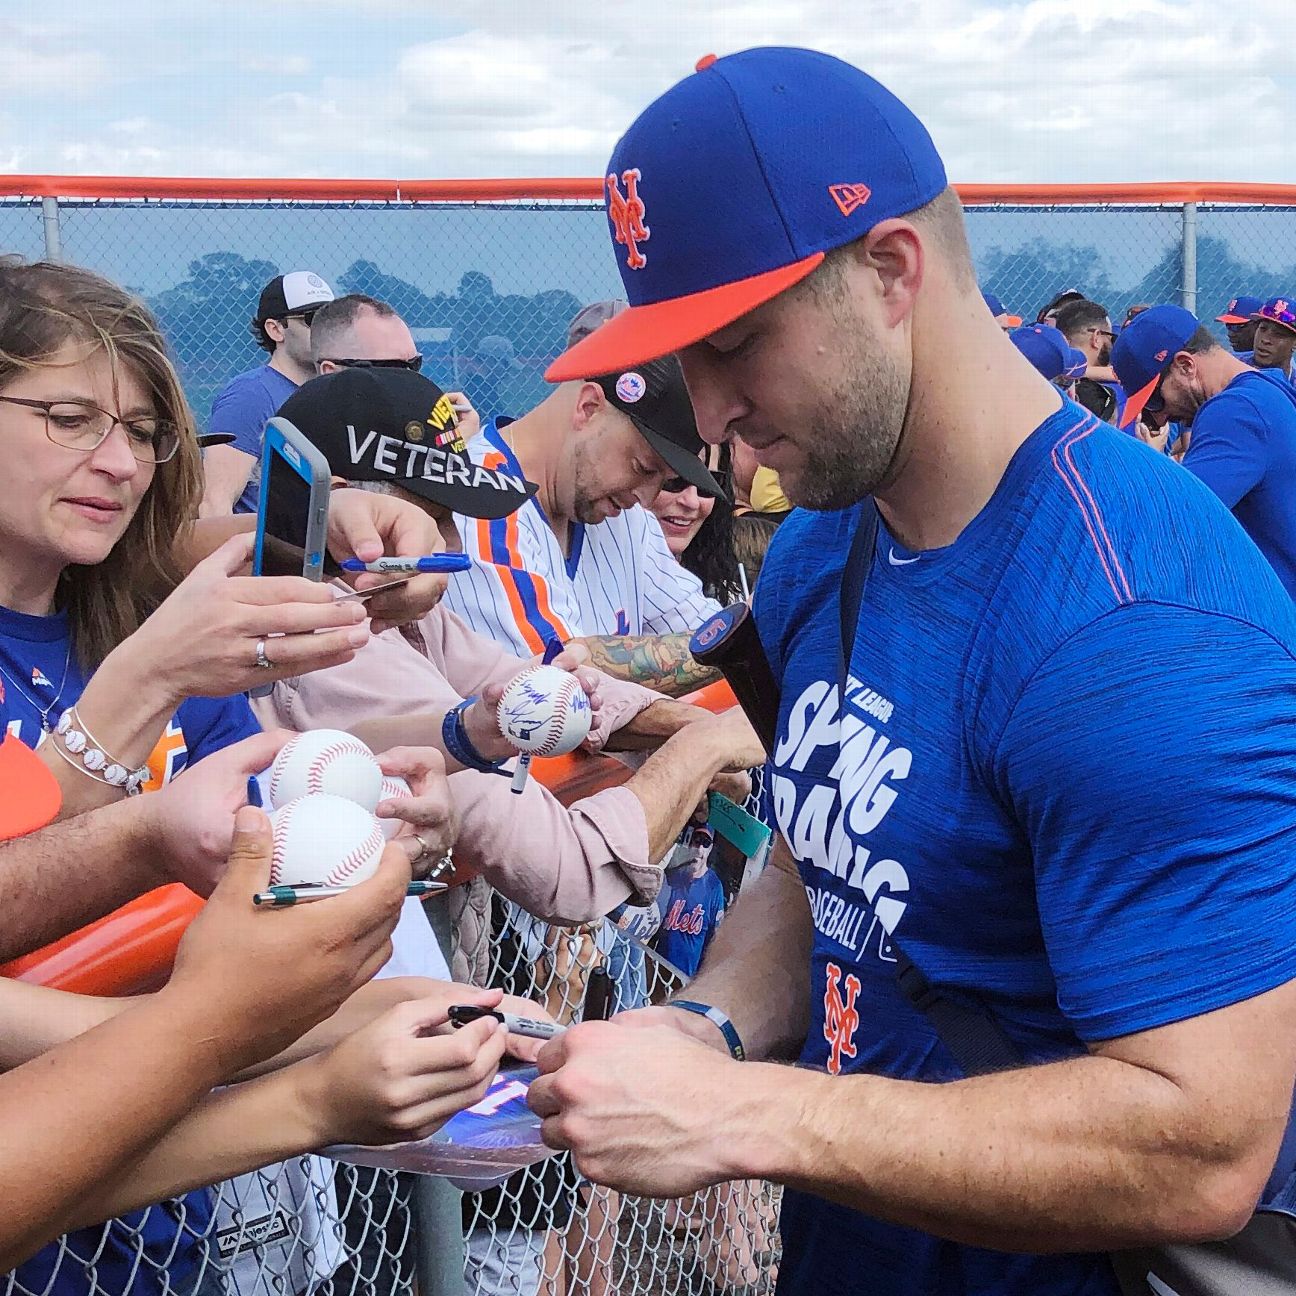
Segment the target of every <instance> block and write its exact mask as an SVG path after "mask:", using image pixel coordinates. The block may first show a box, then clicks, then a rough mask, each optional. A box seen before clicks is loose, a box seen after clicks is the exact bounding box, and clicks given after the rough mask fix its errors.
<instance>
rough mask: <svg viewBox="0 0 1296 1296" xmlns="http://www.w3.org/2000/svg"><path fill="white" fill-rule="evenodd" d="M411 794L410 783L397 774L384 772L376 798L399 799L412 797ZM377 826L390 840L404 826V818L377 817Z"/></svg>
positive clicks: (382, 799) (380, 799) (383, 799)
mask: <svg viewBox="0 0 1296 1296" xmlns="http://www.w3.org/2000/svg"><path fill="white" fill-rule="evenodd" d="M413 795H414V793H413V791H411V789H410V785H409V784H408V783H406V782H405V780H404V779H403V778H401V776H400V775H399V774H385V775H384V776H383V781H382V795H381V796H380V797H379V798H378V800H379V801H401V800H404V798H405V797H412V796H413ZM378 827H379V828H381V829H382V835H383V836H384V837H385V838H386V839H387V840H388V841H391V839H392V838H393V837H395V836H396V834H397V833H398V832H400V830H401V829H402V828H404V827H405V820H404V819H379V820H378Z"/></svg>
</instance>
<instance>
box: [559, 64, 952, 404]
mask: <svg viewBox="0 0 1296 1296" xmlns="http://www.w3.org/2000/svg"><path fill="white" fill-rule="evenodd" d="M947 184H948V181H947V180H946V177H945V167H944V164H943V163H942V162H941V159H940V155H939V154H938V153H937V152H936V146H935V145H934V144H933V143H932V140H931V136H930V135H928V134H927V131H926V129H925V128H924V127H923V125H922V123H921V122H920V121H919V120H918V118H917V117H915V116H914V115H913V113H912V112H910V111H909V109H908V108H906V107H905V105H904V104H902V103H901V102H900V100H899V99H897V98H896V97H895V95H893V94H892V93H891V92H890V91H889V90H887V89H886V88H885V87H884V86H882V85H879V84H878V82H876V81H875V80H873V78H872V77H870V76H868V75H866V74H865V73H864V72H861V71H860V70H859V69H858V68H856V67H852V66H851V65H850V64H849V63H844V62H842V61H841V60H840V59H837V58H833V57H832V56H831V55H828V54H821V53H817V52H815V51H813V50H805V49H790V48H782V47H770V48H762V49H751V50H745V51H743V52H742V53H740V54H731V55H728V56H727V57H725V58H716V57H715V56H714V55H708V56H707V57H706V58H704V59H702V60H701V61H700V62H699V63H698V65H697V71H696V72H695V73H694V74H693V75H692V76H689V77H686V78H685V79H684V80H683V81H681V82H680V83H679V84H678V85H676V86H674V87H673V88H672V89H670V90H668V91H666V93H665V94H663V95H662V96H661V97H660V98H658V99H657V100H655V101H654V102H653V103H652V104H650V105H649V106H648V107H647V108H646V109H645V110H644V111H643V112H642V113H641V114H640V115H639V117H638V118H637V119H636V121H635V122H634V124H633V125H632V126H631V127H630V129H629V130H628V131H626V133H625V135H624V136H623V137H622V139H621V141H620V143H618V144H617V146H616V149H615V151H614V152H613V154H612V160H611V162H609V164H608V168H607V172H606V176H605V180H604V193H605V199H606V205H607V217H608V228H609V231H610V234H611V237H612V242H613V248H614V250H615V252H616V255H617V257H618V261H619V269H620V271H621V282H622V283H623V284H624V286H625V295H626V299H627V300H628V301H629V303H630V309H629V310H625V311H622V312H621V313H620V314H619V315H615V316H613V317H612V318H611V319H609V320H607V321H606V322H605V323H604V324H602V325H601V326H600V327H598V328H597V329H595V331H594V332H593V333H591V334H590V335H589V336H588V337H587V338H585V339H583V340H582V341H580V342H578V343H577V344H576V345H575V346H573V347H571V348H569V349H568V350H567V351H566V352H564V353H563V354H562V355H561V356H559V357H558V359H557V360H555V361H554V363H553V364H552V365H550V367H549V369H548V371H547V372H546V374H545V377H546V378H548V379H549V381H550V382H566V381H569V380H571V379H576V378H589V377H591V376H593V375H596V374H605V373H612V372H615V371H618V370H622V369H625V368H627V367H629V366H631V365H635V364H640V363H642V362H643V361H646V360H653V359H656V358H657V357H659V356H663V355H666V354H667V353H669V352H672V351H678V350H680V349H681V348H682V347H686V346H689V345H691V344H692V343H694V342H697V341H700V340H701V339H702V338H704V337H706V336H707V335H708V334H711V333H714V332H715V331H716V330H717V329H720V328H723V327H725V326H726V325H728V324H731V323H733V321H734V320H736V319H737V318H738V317H739V316H741V315H745V314H746V313H747V312H748V311H750V310H753V309H755V308H756V307H757V306H760V305H762V304H763V303H764V302H767V301H769V300H770V298H772V297H775V296H777V295H778V294H779V293H780V292H782V291H783V290H784V289H786V288H790V287H791V286H792V285H793V284H795V283H798V282H799V281H800V280H802V279H804V278H805V277H806V276H807V275H808V274H810V272H811V271H812V270H814V269H815V267H816V266H818V265H819V263H820V262H821V261H822V260H823V258H824V254H825V252H829V251H831V250H832V249H833V248H836V247H840V246H842V245H843V244H846V243H850V242H853V241H854V240H855V239H857V238H860V237H862V236H863V235H865V234H867V233H868V232H869V230H871V229H872V228H873V227H874V226H875V225H877V224H879V223H880V222H882V221H884V220H889V219H891V218H892V217H896V216H903V215H905V214H907V213H909V212H912V211H915V210H916V209H917V208H919V207H922V206H924V205H925V204H927V203H929V202H930V201H931V200H932V199H933V198H935V197H936V196H937V195H938V194H939V193H941V192H942V191H943V190H944V189H945V188H946V186H947Z"/></svg>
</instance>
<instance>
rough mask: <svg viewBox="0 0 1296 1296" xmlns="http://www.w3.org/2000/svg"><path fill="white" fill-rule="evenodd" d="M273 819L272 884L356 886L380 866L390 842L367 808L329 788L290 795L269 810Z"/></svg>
mask: <svg viewBox="0 0 1296 1296" xmlns="http://www.w3.org/2000/svg"><path fill="white" fill-rule="evenodd" d="M270 824H271V826H272V828H273V829H274V853H273V855H272V856H271V860H270V885H271V886H283V885H287V886H299V885H301V884H302V883H308V882H313V883H319V884H322V885H324V886H353V885H354V884H355V883H357V882H363V881H364V880H365V878H367V877H372V876H373V874H374V873H375V872H377V869H378V861H379V860H380V859H381V858H382V853H383V847H384V846H385V845H386V844H387V843H386V841H385V839H384V838H383V834H382V829H381V828H380V827H379V826H378V820H377V819H375V818H374V817H373V815H372V814H370V813H369V811H368V810H366V809H365V808H364V807H363V806H358V805H356V803H355V802H354V801H348V800H347V799H346V798H345V797H340V796H330V795H329V794H328V793H327V792H314V793H310V794H308V795H307V796H303V797H298V798H297V799H296V800H295V801H289V802H288V804H287V805H284V806H281V807H280V808H279V809H278V810H276V811H275V812H274V813H273V814H272V815H271V816H270Z"/></svg>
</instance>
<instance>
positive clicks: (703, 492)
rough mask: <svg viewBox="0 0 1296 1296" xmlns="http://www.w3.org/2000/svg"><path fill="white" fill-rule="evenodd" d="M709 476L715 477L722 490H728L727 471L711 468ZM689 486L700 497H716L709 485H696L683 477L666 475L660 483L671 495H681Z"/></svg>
mask: <svg viewBox="0 0 1296 1296" xmlns="http://www.w3.org/2000/svg"><path fill="white" fill-rule="evenodd" d="M711 476H712V477H714V478H715V479H716V484H717V485H718V486H720V487H721V489H722V490H724V491H726V492H727V491H728V489H729V480H728V479H729V474H728V473H727V472H724V471H723V470H721V469H715V468H713V469H712V470H711ZM690 486H692V487H693V489H694V490H696V491H697V493H698V496H699V498H701V499H715V497H716V493H715V491H713V490H712V489H711V488H710V487H709V486H696V485H694V483H693V482H691V481H689V480H687V479H686V478H684V477H668V478H667V479H666V480H665V481H664V482H662V484H661V488H662V490H664V491H666V492H667V493H668V494H671V495H683V494H684V492H685V491H686V490H688V488H689V487H690Z"/></svg>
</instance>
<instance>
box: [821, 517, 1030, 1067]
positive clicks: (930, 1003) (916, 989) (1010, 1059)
mask: <svg viewBox="0 0 1296 1296" xmlns="http://www.w3.org/2000/svg"><path fill="white" fill-rule="evenodd" d="M877 533H878V512H877V505H876V504H874V502H873V500H872V498H869V499H866V500H865V501H864V503H863V505H862V506H861V509H860V516H859V521H858V522H857V523H856V525H855V534H854V535H853V536H852V537H851V544H850V551H849V553H848V554H847V556H846V566H845V567H844V568H843V569H842V577H841V635H840V638H839V641H838V646H837V697H838V699H839V702H838V705H839V706H840V707H841V708H842V713H843V714H844V713H845V705H846V701H845V700H846V677H847V675H848V673H849V671H850V656H851V649H852V648H853V647H854V644H855V635H856V632H857V631H858V629H859V618H860V608H861V606H862V604H863V601H864V586H865V583H866V582H867V581H868V575H869V572H870V571H871V570H872V569H873V558H874V556H875V555H876V553H877ZM891 947H892V949H893V950H894V951H895V956H896V984H897V985H898V986H899V987H900V993H901V994H902V995H904V997H905V1000H906V1002H907V1003H908V1004H909V1006H910V1007H911V1008H914V1009H916V1010H917V1011H918V1012H920V1013H922V1015H923V1016H924V1017H926V1018H927V1020H928V1022H930V1023H931V1027H932V1029H933V1030H934V1031H935V1032H936V1037H937V1038H938V1039H939V1040H940V1042H941V1043H942V1044H944V1045H945V1047H946V1049H948V1050H949V1052H950V1054H951V1055H952V1057H953V1058H954V1061H955V1062H957V1063H958V1065H959V1069H960V1070H961V1071H962V1072H963V1074H964V1075H965V1076H974V1075H986V1074H987V1073H988V1072H991V1071H1006V1070H1010V1069H1011V1068H1013V1067H1017V1066H1020V1065H1021V1058H1020V1056H1019V1055H1018V1053H1017V1050H1016V1048H1015V1047H1014V1046H1013V1043H1012V1041H1011V1040H1010V1039H1009V1038H1008V1036H1007V1035H1005V1034H1004V1032H1003V1030H1002V1029H1001V1028H1000V1026H999V1023H998V1022H996V1021H995V1020H994V1018H993V1017H991V1016H989V1014H988V1013H986V1012H983V1011H981V1010H979V1009H977V1008H974V1007H972V1006H971V1005H969V1004H965V1003H960V1002H957V1001H955V1000H953V999H950V998H947V997H946V996H945V995H944V994H942V993H941V991H940V990H938V989H937V988H936V987H935V986H933V985H932V984H931V982H930V981H928V980H927V978H926V977H925V976H923V974H922V972H921V970H920V969H919V968H918V966H917V964H915V963H914V962H913V960H912V959H910V957H909V956H908V955H907V954H906V953H905V952H904V950H903V949H901V948H900V943H899V942H898V941H897V940H896V939H895V937H894V935H893V936H892V937H891Z"/></svg>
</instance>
